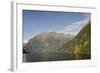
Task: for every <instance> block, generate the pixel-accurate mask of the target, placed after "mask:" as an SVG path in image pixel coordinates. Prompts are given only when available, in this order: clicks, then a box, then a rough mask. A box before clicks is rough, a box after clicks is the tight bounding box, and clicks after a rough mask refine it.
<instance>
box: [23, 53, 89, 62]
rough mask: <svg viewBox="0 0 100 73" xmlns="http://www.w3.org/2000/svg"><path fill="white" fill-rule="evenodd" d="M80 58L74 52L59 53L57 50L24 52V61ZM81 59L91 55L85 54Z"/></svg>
mask: <svg viewBox="0 0 100 73" xmlns="http://www.w3.org/2000/svg"><path fill="white" fill-rule="evenodd" d="M78 58H79V57H78V56H76V55H74V54H66V53H57V52H41V53H32V54H23V62H41V61H63V60H77V59H78ZM79 59H90V57H89V55H88V54H83V57H82V58H79ZM79 59H78V60H79Z"/></svg>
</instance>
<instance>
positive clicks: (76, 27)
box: [57, 19, 89, 35]
mask: <svg viewBox="0 0 100 73" xmlns="http://www.w3.org/2000/svg"><path fill="white" fill-rule="evenodd" d="M88 21H89V19H85V20H81V21H76V22H73V23H71V24H70V25H67V26H66V27H65V28H64V29H63V30H60V31H57V32H59V33H65V34H71V35H76V34H77V33H78V32H79V31H80V30H81V29H82V28H83V27H84V26H85V25H86V24H87V22H88Z"/></svg>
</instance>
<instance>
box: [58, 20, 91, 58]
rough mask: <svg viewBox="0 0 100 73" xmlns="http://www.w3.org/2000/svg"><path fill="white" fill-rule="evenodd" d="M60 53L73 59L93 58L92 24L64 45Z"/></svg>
mask: <svg viewBox="0 0 100 73" xmlns="http://www.w3.org/2000/svg"><path fill="white" fill-rule="evenodd" d="M58 52H60V53H66V55H67V54H70V55H72V56H73V58H72V59H90V58H91V23H90V21H89V22H88V24H87V25H86V26H85V27H84V28H83V29H82V30H81V31H80V32H79V33H78V35H76V36H75V38H73V39H72V40H71V41H67V42H66V43H64V44H63V45H62V46H61V48H59V50H58Z"/></svg>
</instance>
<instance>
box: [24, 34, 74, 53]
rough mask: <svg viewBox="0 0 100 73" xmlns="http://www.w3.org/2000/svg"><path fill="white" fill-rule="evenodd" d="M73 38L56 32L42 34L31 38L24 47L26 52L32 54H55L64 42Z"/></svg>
mask: <svg viewBox="0 0 100 73" xmlns="http://www.w3.org/2000/svg"><path fill="white" fill-rule="evenodd" d="M72 38H73V36H72V35H66V34H64V33H57V32H43V33H41V34H38V35H37V36H35V37H33V38H31V39H30V40H29V42H28V43H27V44H26V45H25V47H26V48H27V51H28V52H30V53H33V52H45V51H46V52H56V51H57V49H58V48H59V47H61V46H62V44H63V43H64V42H66V41H69V40H71V39H72Z"/></svg>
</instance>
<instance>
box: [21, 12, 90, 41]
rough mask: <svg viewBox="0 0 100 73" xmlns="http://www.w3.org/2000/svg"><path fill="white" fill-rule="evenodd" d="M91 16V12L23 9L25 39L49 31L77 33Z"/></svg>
mask: <svg viewBox="0 0 100 73" xmlns="http://www.w3.org/2000/svg"><path fill="white" fill-rule="evenodd" d="M90 18H91V14H90V13H78V12H56V11H36V10H23V40H24V41H28V40H29V39H30V38H32V37H34V36H35V35H37V34H39V33H42V32H48V31H56V32H60V33H65V34H72V35H76V34H77V33H78V32H79V31H80V30H81V29H82V28H83V27H84V26H85V24H86V22H87V21H88V20H89V19H90Z"/></svg>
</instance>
